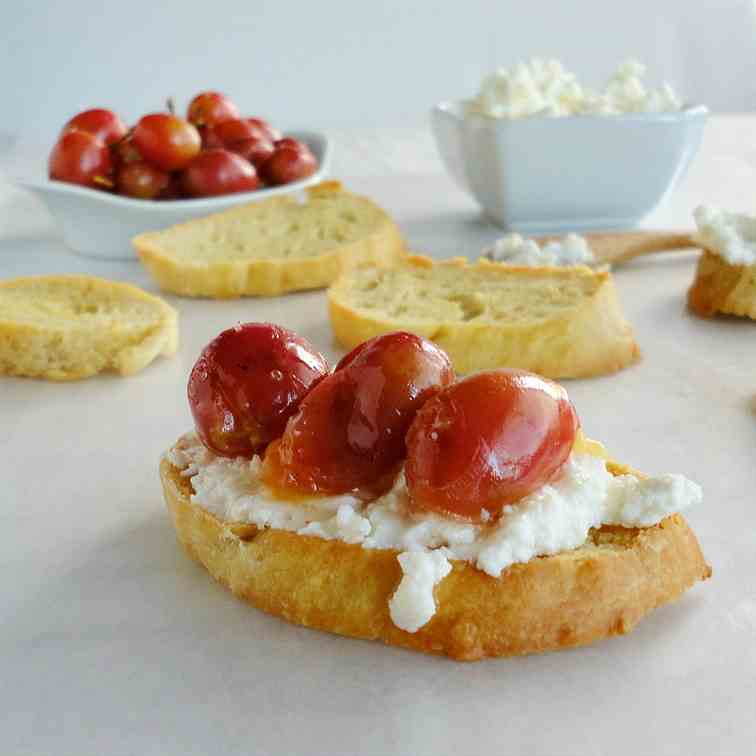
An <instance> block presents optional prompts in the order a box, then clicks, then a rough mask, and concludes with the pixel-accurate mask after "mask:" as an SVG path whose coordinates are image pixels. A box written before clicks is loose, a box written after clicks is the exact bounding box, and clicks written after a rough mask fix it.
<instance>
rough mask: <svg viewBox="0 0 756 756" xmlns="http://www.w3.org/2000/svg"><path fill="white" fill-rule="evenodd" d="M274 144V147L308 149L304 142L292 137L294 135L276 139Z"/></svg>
mask: <svg viewBox="0 0 756 756" xmlns="http://www.w3.org/2000/svg"><path fill="white" fill-rule="evenodd" d="M274 144H275V148H276V149H280V148H283V147H291V148H292V149H294V150H309V149H310V148H309V147H308V146H307V145H306V144H305V143H304V142H300V141H299V139H294V137H283V139H278V140H276V142H275V143H274Z"/></svg>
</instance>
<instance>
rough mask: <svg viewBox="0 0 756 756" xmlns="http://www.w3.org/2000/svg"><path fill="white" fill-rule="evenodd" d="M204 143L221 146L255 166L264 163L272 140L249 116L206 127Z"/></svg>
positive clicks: (271, 145) (270, 149) (273, 149)
mask: <svg viewBox="0 0 756 756" xmlns="http://www.w3.org/2000/svg"><path fill="white" fill-rule="evenodd" d="M205 143H206V145H207V146H208V147H210V146H211V145H215V146H220V147H223V148H225V149H227V150H229V151H231V152H234V153H236V154H237V155H240V156H241V157H243V158H244V159H245V160H248V161H249V162H250V163H252V165H254V166H255V167H256V168H258V167H260V166H261V165H262V164H263V163H265V162H266V161H267V160H268V158H270V156H271V155H272V154H273V152H274V151H275V148H274V146H273V142H272V141H271V140H270V139H268V137H267V136H266V133H265V132H264V131H263V130H262V129H261V128H260V127H259V126H256V125H255V124H253V123H252V122H251V119H249V118H238V119H235V120H230V121H222V122H221V123H218V124H216V125H215V126H211V127H208V133H207V134H206V135H205Z"/></svg>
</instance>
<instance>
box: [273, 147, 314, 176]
mask: <svg viewBox="0 0 756 756" xmlns="http://www.w3.org/2000/svg"><path fill="white" fill-rule="evenodd" d="M302 148H303V149H296V148H294V147H290V146H286V145H284V146H283V147H277V148H276V150H275V152H274V153H273V155H272V156H271V157H270V158H269V159H268V160H266V161H265V163H263V165H262V166H261V167H260V175H261V176H262V178H263V180H264V181H265V182H266V183H268V184H276V185H278V184H289V183H291V182H292V181H298V180H299V179H303V178H306V177H307V176H311V175H312V174H313V173H315V171H316V170H317V168H318V162H317V160H315V156H314V155H313V154H312V152H310V149H309V148H308V147H307V146H305V145H302Z"/></svg>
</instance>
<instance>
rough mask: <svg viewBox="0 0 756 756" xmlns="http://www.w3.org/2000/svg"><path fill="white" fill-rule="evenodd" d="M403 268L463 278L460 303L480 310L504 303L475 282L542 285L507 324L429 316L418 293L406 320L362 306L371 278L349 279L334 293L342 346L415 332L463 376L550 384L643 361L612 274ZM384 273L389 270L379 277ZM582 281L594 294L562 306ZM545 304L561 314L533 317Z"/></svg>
mask: <svg viewBox="0 0 756 756" xmlns="http://www.w3.org/2000/svg"><path fill="white" fill-rule="evenodd" d="M403 266H405V270H406V271H408V272H409V273H410V275H415V272H420V275H424V276H427V275H428V274H430V276H431V277H432V276H433V275H435V274H438V275H448V273H449V271H450V270H453V271H454V273H455V276H456V278H457V280H456V282H455V286H456V287H457V288H456V292H455V293H454V294H453V297H456V299H457V300H459V299H461V298H462V297H467V298H468V306H469V305H472V306H473V307H475V306H478V307H481V308H485V307H486V306H487V305H488V303H489V302H490V301H491V298H495V297H496V293H495V291H489V292H488V293H487V294H486V297H487V298H488V301H486V297H482V295H481V293H480V292H478V291H476V290H475V289H474V288H472V287H473V286H475V281H474V279H477V280H478V281H479V280H480V279H481V278H482V277H483V278H485V279H487V281H488V282H489V283H491V282H494V283H495V282H497V281H500V282H502V284H506V285H508V286H510V287H511V286H512V282H513V280H514V281H521V282H524V283H530V284H534V283H535V285H530V286H529V287H528V288H527V290H526V289H525V288H523V293H522V294H520V295H519V296H521V297H522V299H521V301H520V302H519V305H518V306H519V308H520V311H519V317H518V318H516V319H515V318H511V317H510V318H508V319H506V320H505V319H502V318H497V317H496V316H495V315H492V316H490V317H486V316H484V317H480V316H477V315H476V316H475V317H472V318H468V317H464V315H463V316H462V317H459V315H458V312H457V311H454V310H452V311H451V314H452V315H455V316H456V317H451V316H450V317H447V316H446V315H444V314H438V312H435V313H434V314H433V315H431V316H428V315H427V314H426V313H425V312H424V308H425V307H426V304H427V300H425V301H424V300H422V299H420V300H418V301H415V302H412V301H411V298H412V293H411V292H397V293H396V294H395V296H396V299H397V301H399V300H401V302H402V303H401V305H400V309H401V313H402V314H401V315H400V316H394V315H392V314H390V313H387V311H386V309H385V308H384V309H381V307H376V306H373V305H372V304H370V305H365V304H364V302H362V301H361V296H360V293H359V291H357V289H356V286H355V281H356V280H357V276H358V275H359V276H364V275H366V273H365V271H362V272H360V273H357V274H355V275H352V274H350V273H346V274H344V275H343V276H341V277H340V278H339V279H338V280H337V281H336V282H335V283H334V285H333V286H332V287H331V288H330V289H329V291H328V308H329V315H330V321H331V328H332V329H333V332H334V335H335V337H336V340H337V341H338V342H339V343H340V344H341V345H342V346H344V347H345V348H347V349H352V348H354V347H355V346H357V345H358V344H360V343H362V342H363V341H365V340H367V339H369V338H372V337H373V336H377V335H379V334H382V333H387V332H389V331H395V330H409V331H414V332H415V333H418V334H420V335H422V336H425V337H426V338H429V339H431V340H432V341H434V342H435V343H437V344H438V345H439V346H440V347H441V348H442V349H443V350H444V351H446V352H447V354H448V355H449V356H450V357H451V360H452V362H453V364H454V367H455V369H456V370H457V371H459V372H461V373H471V372H475V371H477V370H487V369H491V368H497V367H518V368H523V369H526V370H532V371H533V372H536V373H539V374H541V375H544V376H546V377H548V378H586V377H592V376H598V375H605V374H608V373H614V372H616V371H618V370H622V369H623V368H626V367H629V366H630V365H631V364H633V363H634V362H636V361H637V360H638V359H639V357H640V349H639V348H638V345H637V344H636V342H635V338H634V335H633V330H632V328H631V326H630V325H629V324H628V323H627V321H626V320H625V318H624V316H623V314H622V310H621V307H620V304H619V300H618V298H617V292H616V289H615V287H614V281H613V278H612V276H611V274H610V273H608V272H606V271H592V270H590V269H588V268H585V267H580V268H571V269H567V268H546V269H544V268H540V269H534V268H517V267H513V266H509V265H503V264H501V263H494V262H490V261H488V260H480V261H478V262H477V263H469V262H468V261H467V260H466V259H465V258H456V259H452V260H446V261H443V262H434V261H432V260H430V259H429V258H427V257H423V256H420V255H412V256H408V257H407V259H406V260H405V261H404V263H403ZM379 275H381V272H376V276H379ZM576 282H577V283H579V285H580V286H581V287H583V288H584V289H585V290H586V293H585V294H584V295H583V296H581V297H580V298H579V299H577V300H576V301H574V302H572V303H571V304H570V306H568V307H565V306H562V305H560V296H562V294H563V291H562V289H564V287H566V286H567V285H572V284H575V283H576ZM526 291H527V292H529V294H527V293H525V292H526ZM458 292H463V293H462V294H460V293H458ZM502 296H506V295H502ZM528 297H531V299H528ZM476 299H477V301H476ZM536 299H537V302H536ZM408 303H410V304H408ZM544 303H545V306H551V307H552V310H553V312H550V313H549V314H548V315H546V316H539V317H533V316H532V314H531V311H532V310H533V308H534V307H536V306H539V307H541V308H542V307H544ZM452 304H454V302H452ZM463 304H464V303H463ZM496 304H500V302H497V303H496Z"/></svg>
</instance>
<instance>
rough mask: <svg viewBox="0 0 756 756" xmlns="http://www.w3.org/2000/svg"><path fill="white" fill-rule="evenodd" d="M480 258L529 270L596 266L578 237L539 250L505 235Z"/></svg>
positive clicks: (520, 238) (526, 241) (517, 237)
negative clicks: (549, 267)
mask: <svg viewBox="0 0 756 756" xmlns="http://www.w3.org/2000/svg"><path fill="white" fill-rule="evenodd" d="M483 256H484V257H487V258H488V259H489V260H493V261H494V262H503V263H506V264H507V265H520V266H526V267H531V268H537V267H544V266H552V267H553V266H563V267H568V266H574V265H592V264H593V263H595V262H596V258H595V256H594V254H593V252H592V250H591V248H590V246H589V245H588V241H587V240H586V239H585V238H584V237H582V236H578V234H567V236H565V237H564V238H562V239H560V240H559V241H552V242H548V243H547V244H544V245H543V247H541V246H539V245H538V243H537V242H536V241H534V240H533V239H526V238H525V237H523V236H520V234H507V235H506V236H502V237H501V239H497V240H496V241H495V242H494V243H493V246H491V247H489V248H488V249H486V250H484V251H483Z"/></svg>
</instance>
